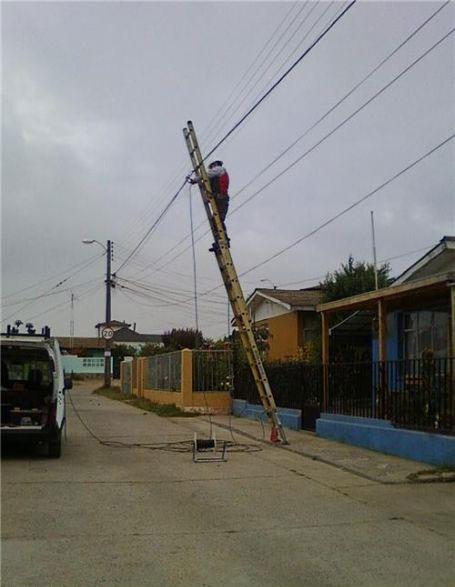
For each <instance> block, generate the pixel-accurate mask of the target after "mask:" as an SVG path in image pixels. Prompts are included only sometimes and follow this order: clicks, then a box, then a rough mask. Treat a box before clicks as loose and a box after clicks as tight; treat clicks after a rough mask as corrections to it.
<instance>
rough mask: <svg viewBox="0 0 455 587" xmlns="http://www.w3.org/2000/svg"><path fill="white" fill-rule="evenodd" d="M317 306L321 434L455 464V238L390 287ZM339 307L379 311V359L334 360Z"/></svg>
mask: <svg viewBox="0 0 455 587" xmlns="http://www.w3.org/2000/svg"><path fill="white" fill-rule="evenodd" d="M317 310H318V312H319V313H320V314H321V325H322V361H323V367H324V377H323V413H321V419H320V420H319V421H318V423H317V432H318V433H320V434H321V435H323V436H326V437H327V438H333V439H338V440H343V441H345V442H352V443H353V444H359V445H361V446H366V447H368V448H373V449H375V450H382V451H383V452H389V453H390V454H397V455H399V456H405V457H408V458H413V459H416V460H422V461H425V462H430V463H433V464H442V465H443V464H451V465H453V464H454V463H455V437H453V436H451V435H453V433H454V432H455V379H454V372H455V359H454V357H455V237H451V236H445V237H444V238H442V239H441V241H440V242H439V243H438V244H437V245H436V246H435V247H433V248H432V249H431V250H430V251H428V252H427V253H426V254H425V255H423V256H422V257H421V258H420V259H419V260H418V261H416V262H415V263H413V265H411V266H410V267H409V268H408V269H407V270H406V271H404V272H403V273H402V274H401V275H400V276H399V277H398V278H397V279H396V280H395V281H394V282H393V283H392V284H391V285H390V286H389V287H385V288H382V289H379V290H376V291H370V292H366V293H362V294H359V295H354V296H351V297H348V298H345V299H342V300H337V301H333V302H328V303H324V304H319V305H318V307H317ZM339 312H352V313H356V312H359V313H363V314H365V313H366V312H369V313H370V315H371V316H372V329H373V337H372V338H373V342H372V360H371V361H369V362H364V363H355V362H351V363H348V362H345V363H334V362H333V361H332V360H330V359H329V357H330V355H329V351H330V344H331V342H330V336H329V331H330V318H331V317H332V316H333V315H334V314H337V313H339ZM409 429H412V430H411V431H410V430H409ZM444 434H448V435H449V437H448V436H444Z"/></svg>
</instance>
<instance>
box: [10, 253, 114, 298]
mask: <svg viewBox="0 0 455 587" xmlns="http://www.w3.org/2000/svg"><path fill="white" fill-rule="evenodd" d="M102 256H103V255H99V254H96V255H95V256H94V257H90V259H88V260H86V261H82V262H81V263H77V264H76V265H72V266H71V267H69V268H68V269H66V270H65V271H59V272H58V273H54V274H53V275H51V276H50V277H46V279H42V280H41V281H38V282H36V283H34V284H32V285H28V286H27V287H24V288H22V289H19V290H17V291H15V292H13V293H10V294H7V295H4V296H1V298H2V300H4V299H7V298H11V297H14V296H16V295H17V294H19V293H22V292H24V291H27V290H29V289H34V288H35V287H38V286H40V285H42V284H43V283H46V282H47V281H51V279H55V278H56V277H58V276H60V275H66V273H68V272H69V271H71V270H72V269H76V267H80V266H81V265H85V264H87V265H86V266H87V267H88V266H89V265H90V264H91V263H92V262H95V261H97V260H98V259H101V257H102ZM83 269H84V267H82V268H81V269H80V270H81V271H82V270H83ZM78 272H79V271H76V273H78ZM76 273H73V274H72V276H74V275H76ZM70 277H71V276H70ZM67 279H69V278H67ZM63 281H66V279H65V280H63ZM61 283H62V282H59V283H57V284H56V285H54V286H53V287H52V288H51V289H53V288H54V287H58V286H59V285H61ZM48 291H50V290H48Z"/></svg>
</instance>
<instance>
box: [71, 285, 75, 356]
mask: <svg viewBox="0 0 455 587" xmlns="http://www.w3.org/2000/svg"><path fill="white" fill-rule="evenodd" d="M73 343H74V294H73V292H71V319H70V349H71V350H73Z"/></svg>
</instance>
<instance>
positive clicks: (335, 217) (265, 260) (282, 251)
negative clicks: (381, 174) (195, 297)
mask: <svg viewBox="0 0 455 587" xmlns="http://www.w3.org/2000/svg"><path fill="white" fill-rule="evenodd" d="M454 137H455V133H454V134H452V135H450V136H449V137H447V138H446V139H444V140H443V141H442V142H440V143H439V144H437V145H436V146H435V147H433V148H432V149H430V150H429V151H427V152H426V153H425V154H424V155H422V156H420V157H419V158H418V159H416V160H415V161H413V162H412V163H410V164H409V165H407V166H406V167H405V168H403V169H401V170H400V171H398V172H397V173H395V174H394V175H392V176H391V177H390V178H389V179H387V180H386V181H384V182H383V183H381V184H380V185H379V186H377V187H376V188H374V189H373V190H371V191H370V192H368V193H367V194H366V195H365V196H363V197H362V198H360V199H358V200H356V201H355V202H353V203H352V204H350V205H349V206H347V207H346V208H344V209H343V210H341V211H340V212H338V213H337V214H335V215H334V216H332V217H331V218H329V219H328V220H326V221H325V222H323V223H322V224H320V225H319V226H317V227H316V228H314V229H313V230H311V231H310V232H309V233H307V234H305V235H304V236H302V237H300V238H298V239H297V240H295V241H293V242H292V243H291V244H289V245H287V246H286V247H284V248H283V249H280V250H279V251H278V252H276V253H275V254H273V255H271V256H270V257H267V259H264V260H263V261H261V262H260V263H257V264H256V265H254V266H253V267H250V268H249V269H248V270H247V271H244V272H243V273H241V274H240V276H242V275H246V274H247V273H250V272H251V271H254V270H255V269H257V268H258V267H262V266H263V265H265V264H266V263H269V262H270V261H272V260H273V259H276V258H277V257H279V256H281V255H282V254H283V253H285V252H287V251H289V250H290V249H292V248H293V247H295V246H296V245H298V244H300V243H301V242H302V241H304V240H306V239H307V238H309V237H310V236H313V235H314V234H316V233H317V232H319V231H320V230H322V229H323V228H325V227H326V226H328V225H329V224H331V223H332V222H334V221H335V220H337V219H338V218H340V217H341V216H343V215H344V214H346V213H347V212H349V211H350V210H352V209H353V208H355V207H356V206H359V205H360V204H362V203H363V202H365V200H367V199H368V198H371V197H372V196H374V195H375V194H376V193H377V192H379V191H380V190H382V189H383V188H384V187H386V186H387V185H389V184H390V183H392V182H393V181H395V180H396V179H398V178H399V177H400V176H401V175H403V174H404V173H406V172H408V171H409V170H410V169H412V168H413V167H415V166H416V165H418V164H419V163H421V162H422V161H423V160H424V159H426V158H427V157H429V156H430V155H432V154H433V153H435V152H436V151H438V150H439V149H441V148H442V147H443V146H444V145H446V144H448V143H449V142H450V141H451V140H453V138H454ZM201 295H203V294H201Z"/></svg>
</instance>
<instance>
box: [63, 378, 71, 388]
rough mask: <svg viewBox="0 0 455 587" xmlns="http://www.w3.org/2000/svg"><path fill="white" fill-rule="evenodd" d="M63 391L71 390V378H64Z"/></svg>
mask: <svg viewBox="0 0 455 587" xmlns="http://www.w3.org/2000/svg"><path fill="white" fill-rule="evenodd" d="M64 385H65V389H73V380H72V379H71V377H65V382H64Z"/></svg>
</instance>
